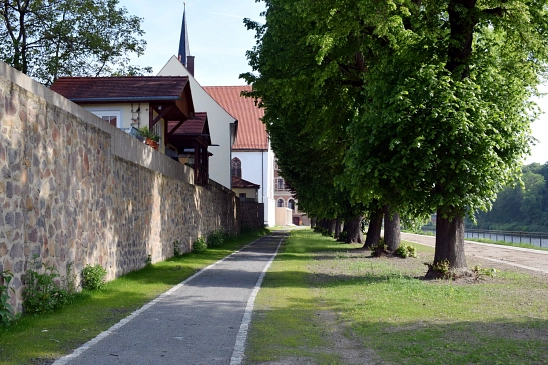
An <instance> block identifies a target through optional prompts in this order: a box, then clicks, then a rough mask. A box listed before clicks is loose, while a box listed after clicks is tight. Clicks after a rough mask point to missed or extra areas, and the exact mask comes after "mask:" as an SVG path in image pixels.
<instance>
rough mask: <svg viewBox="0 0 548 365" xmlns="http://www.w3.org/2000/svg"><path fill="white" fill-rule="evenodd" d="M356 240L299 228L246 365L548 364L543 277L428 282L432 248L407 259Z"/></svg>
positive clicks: (270, 289)
mask: <svg viewBox="0 0 548 365" xmlns="http://www.w3.org/2000/svg"><path fill="white" fill-rule="evenodd" d="M357 247H358V246H355V245H344V244H339V243H336V242H334V240H333V239H329V238H325V237H321V236H319V235H316V234H314V233H312V232H311V231H310V230H308V231H293V232H292V235H291V238H290V239H288V240H287V242H286V243H285V244H284V245H283V247H282V250H281V251H280V254H279V256H278V257H277V259H276V260H275V261H274V263H273V265H272V267H271V269H270V270H269V272H268V273H267V275H266V277H265V280H264V283H263V289H262V290H261V291H260V292H259V295H258V297H257V303H256V306H255V308H256V311H255V312H254V317H253V320H252V326H251V330H250V335H249V336H250V337H249V344H248V349H247V353H246V355H247V359H246V364H255V363H265V364H268V363H269V362H271V363H274V362H275V361H284V359H285V361H288V359H289V360H292V361H289V363H291V362H295V363H297V360H298V361H300V362H299V363H310V364H417V365H418V364H421V365H422V364H440V365H441V364H520V365H524V364H545V363H548V351H547V349H548V280H547V279H546V277H542V276H538V275H533V274H532V275H528V274H525V273H518V272H512V271H499V272H498V275H497V276H496V277H494V278H491V277H484V278H482V279H481V280H478V281H476V282H471V283H454V282H450V281H424V280H421V277H422V276H423V275H424V273H425V272H426V266H425V265H424V264H423V263H424V262H427V261H432V259H433V248H429V247H426V246H420V245H416V247H417V249H418V253H419V258H418V259H412V258H411V259H405V260H404V259H398V258H372V257H370V254H369V251H361V250H357ZM480 263H481V262H479V261H474V259H469V265H470V266H472V265H476V264H480ZM489 265H490V267H493V266H492V265H491V264H489ZM326 313H330V314H331V316H329V315H326ZM324 318H328V319H329V318H331V319H330V320H328V321H326V320H324ZM337 333H339V335H337ZM341 334H342V335H341ZM341 344H342V345H341ZM352 354H354V355H356V354H359V355H360V356H361V358H360V357H358V358H356V357H355V356H354V357H353V356H351V355H352ZM360 361H361V362H360Z"/></svg>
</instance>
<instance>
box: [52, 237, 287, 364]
mask: <svg viewBox="0 0 548 365" xmlns="http://www.w3.org/2000/svg"><path fill="white" fill-rule="evenodd" d="M261 238H262V237H261ZM259 239H260V238H258V239H256V240H255V241H253V242H251V243H250V244H249V245H247V246H245V247H242V248H241V249H240V250H238V251H234V252H233V253H231V254H230V255H228V256H226V257H225V258H222V259H221V260H219V261H217V262H215V263H213V264H211V265H209V266H207V267H205V268H203V269H201V270H200V271H198V272H197V273H195V274H194V275H192V276H190V277H188V278H187V279H185V280H184V281H182V282H181V283H179V284H177V285H175V286H174V287H173V288H171V289H169V290H168V291H166V292H165V293H163V294H160V295H159V296H158V297H156V299H154V300H152V301H151V302H149V303H147V304H145V305H144V306H142V307H141V308H139V309H137V310H136V311H134V312H133V313H131V314H130V315H129V316H127V317H126V318H124V319H122V320H121V321H120V322H118V323H116V324H115V325H113V326H112V327H110V328H109V329H108V330H106V331H103V332H101V333H100V334H98V335H97V337H95V338H93V339H91V340H89V341H88V342H86V343H85V344H83V345H82V346H80V347H78V348H77V349H76V350H74V352H73V353H72V354H69V355H66V356H63V357H61V358H60V359H57V360H56V361H55V362H54V363H53V364H52V365H66V364H68V362H69V361H71V360H73V359H75V358H77V357H78V356H80V355H81V354H82V353H83V352H84V351H86V350H87V349H89V348H91V347H92V346H93V345H95V344H96V343H98V342H99V341H101V340H102V339H104V338H105V337H107V336H108V335H110V334H111V333H113V332H115V331H116V330H118V329H120V328H121V327H122V326H123V325H125V324H126V323H128V322H129V321H131V320H132V319H134V318H135V317H137V316H138V315H140V314H141V313H143V312H144V311H146V310H147V309H149V308H150V307H152V306H153V305H155V304H156V303H158V302H159V301H161V300H162V299H164V298H165V297H167V296H169V295H170V294H172V293H173V292H175V291H176V290H178V289H179V288H181V287H182V286H184V285H185V284H186V283H188V282H189V281H190V280H192V279H194V278H195V277H197V276H199V275H201V274H202V273H203V272H204V271H206V270H208V269H211V268H213V267H214V266H216V265H218V264H220V263H221V262H223V261H225V260H226V259H228V258H229V257H231V256H233V255H235V254H237V253H239V252H240V251H242V250H243V249H245V248H247V247H249V246H251V245H252V244H254V243H255V242H257V241H258V240H259ZM280 243H281V242H280ZM279 247H280V246H278V248H279ZM276 252H278V251H277V250H276ZM269 265H270V264H269Z"/></svg>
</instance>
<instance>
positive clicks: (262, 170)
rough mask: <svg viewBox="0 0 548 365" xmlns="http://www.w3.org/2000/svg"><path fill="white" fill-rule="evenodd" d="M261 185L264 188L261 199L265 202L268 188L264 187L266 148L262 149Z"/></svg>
mask: <svg viewBox="0 0 548 365" xmlns="http://www.w3.org/2000/svg"><path fill="white" fill-rule="evenodd" d="M261 187H262V189H263V197H262V198H261V200H262V201H263V204H264V193H265V192H266V189H265V188H264V150H263V151H261Z"/></svg>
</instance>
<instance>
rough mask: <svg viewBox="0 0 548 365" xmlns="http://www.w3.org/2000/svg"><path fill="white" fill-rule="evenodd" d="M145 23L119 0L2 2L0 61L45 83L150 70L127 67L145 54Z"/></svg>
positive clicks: (13, 0) (4, 0)
mask: <svg viewBox="0 0 548 365" xmlns="http://www.w3.org/2000/svg"><path fill="white" fill-rule="evenodd" d="M141 21H142V19H141V18H139V17H136V16H131V15H128V13H127V10H126V9H125V8H123V7H122V8H119V7H118V0H3V1H2V2H1V4H0V58H1V59H2V60H3V61H4V62H6V63H8V64H10V65H11V66H13V67H15V68H16V69H18V70H20V71H21V72H23V73H25V74H27V75H29V76H31V77H33V78H35V79H37V80H38V81H40V82H42V83H44V84H46V85H50V84H51V83H53V81H55V80H56V79H57V78H58V77H59V76H110V75H112V74H141V73H143V72H152V70H151V69H150V67H145V68H141V67H138V66H134V65H130V63H129V57H128V55H129V54H131V53H136V54H138V55H141V54H142V53H143V52H144V50H145V45H146V42H145V41H144V40H142V39H139V38H138V37H140V36H142V35H143V34H144V32H143V30H141Z"/></svg>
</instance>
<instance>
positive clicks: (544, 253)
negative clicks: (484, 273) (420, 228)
mask: <svg viewBox="0 0 548 365" xmlns="http://www.w3.org/2000/svg"><path fill="white" fill-rule="evenodd" d="M406 234H408V235H413V236H420V237H424V235H420V234H416V233H408V232H406ZM406 241H408V242H413V243H416V244H419V245H424V246H430V247H435V244H428V243H424V242H417V241H413V240H409V239H407V240H406ZM464 242H465V243H467V244H470V245H478V246H486V247H492V246H493V244H490V243H483V242H476V241H469V240H464ZM498 248H501V249H507V250H515V251H522V252H531V251H533V252H534V253H535V254H541V255H548V251H543V250H533V249H529V248H523V247H515V246H505V245H500V247H498ZM475 257H477V258H480V259H484V260H487V261H492V262H497V263H500V264H506V265H510V266H515V267H519V268H522V269H526V270H531V271H536V272H541V273H544V274H548V270H543V269H539V268H536V267H531V266H526V265H521V264H518V263H514V262H509V261H504V260H497V259H493V258H491V257H485V256H481V255H475Z"/></svg>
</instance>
